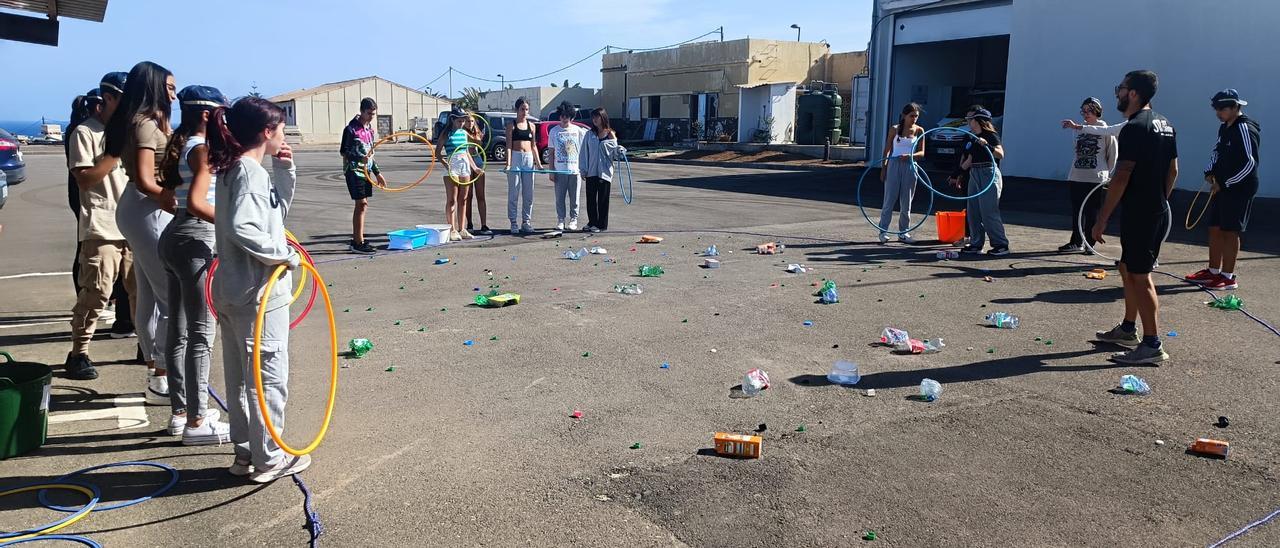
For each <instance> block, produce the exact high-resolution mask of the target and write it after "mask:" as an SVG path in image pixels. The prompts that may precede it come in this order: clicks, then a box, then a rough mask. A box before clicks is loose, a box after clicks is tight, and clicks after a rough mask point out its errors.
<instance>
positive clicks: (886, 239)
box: [880, 232, 889, 244]
mask: <svg viewBox="0 0 1280 548" xmlns="http://www.w3.org/2000/svg"><path fill="white" fill-rule="evenodd" d="M880 243H882V244H887V243H889V233H888V232H881V233H880Z"/></svg>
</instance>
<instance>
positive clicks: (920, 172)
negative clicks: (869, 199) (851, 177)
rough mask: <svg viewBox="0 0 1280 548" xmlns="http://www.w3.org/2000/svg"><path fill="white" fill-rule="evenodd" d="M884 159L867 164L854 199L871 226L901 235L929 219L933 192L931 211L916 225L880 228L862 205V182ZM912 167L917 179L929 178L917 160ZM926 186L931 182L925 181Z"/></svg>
mask: <svg viewBox="0 0 1280 548" xmlns="http://www.w3.org/2000/svg"><path fill="white" fill-rule="evenodd" d="M884 161H885V159H884V158H880V159H879V160H876V161H874V162H871V163H870V164H868V165H867V169H865V170H863V171H862V176H861V177H858V188H857V190H855V191H854V199H856V200H857V201H858V211H861V212H862V218H863V219H866V220H867V222H868V223H871V226H873V227H875V229H876V230H879V231H880V232H884V233H886V234H896V235H899V236H901V235H903V234H906V233H908V232H911V231H914V230H915V229H917V228H920V226H921V225H924V222H925V221H926V220H928V219H929V215H931V214H933V193H932V192H930V193H929V211H926V212H925V214H924V215H922V216H921V217H920V222H918V223H916V224H915V226H912V227H911V228H908V229H906V230H902V231H894V230H886V229H883V228H880V225H878V224H876V223H875V221H872V220H871V217H870V216H868V215H867V208H865V207H863V206H862V182H863V181H865V180H866V179H867V174H868V173H871V168H873V167H875V166H876V165H877V164H879V165H884ZM911 167H912V168H914V170H915V174H916V181H920V182H925V181H928V180H929V174H928V173H925V171H924V168H922V167H920V166H919V165H918V164H916V163H915V162H912V163H911ZM885 169H887V168H885ZM912 182H913V183H914V182H915V181H912ZM925 186H929V184H928V183H925ZM931 188H932V187H931ZM906 213H907V214H908V215H910V214H911V212H910V211H908V212H906Z"/></svg>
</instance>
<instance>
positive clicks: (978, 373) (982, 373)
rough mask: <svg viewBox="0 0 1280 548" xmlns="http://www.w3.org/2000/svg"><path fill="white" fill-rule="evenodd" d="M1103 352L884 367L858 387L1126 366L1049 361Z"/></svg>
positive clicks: (816, 378)
mask: <svg viewBox="0 0 1280 548" xmlns="http://www.w3.org/2000/svg"><path fill="white" fill-rule="evenodd" d="M1100 352H1104V349H1103V348H1102V346H1101V345H1099V347H1098V348H1095V349H1093V350H1077V351H1072V352H1057V353H1052V354H1035V355H1030V356H1015V357H1010V358H1000V359H995V360H987V361H981V362H974V363H970V364H966V365H954V366H951V367H938V368H931V369H913V370H911V371H884V372H879V373H871V374H869V375H863V376H862V380H861V381H859V382H858V384H857V386H856V387H855V388H859V389H867V388H877V389H879V388H903V387H908V386H916V385H918V384H920V380H921V379H924V378H926V377H927V378H930V379H933V380H936V381H938V382H940V383H942V384H944V385H945V384H949V383H957V382H973V381H984V380H991V379H1003V378H1007V377H1016V376H1019V375H1029V374H1032V373H1074V372H1078V371H1094V370H1098V369H1111V368H1115V367H1125V366H1123V365H1120V364H1114V363H1107V364H1101V365H1049V364H1048V363H1046V362H1048V361H1050V360H1061V359H1068V358H1076V357H1080V356H1088V355H1091V354H1098V353H1100ZM789 380H790V381H791V382H792V383H793V384H796V385H799V386H804V387H815V386H829V385H832V384H833V383H832V382H831V381H828V380H827V377H826V376H824V375H797V376H795V377H791V378H790V379H789Z"/></svg>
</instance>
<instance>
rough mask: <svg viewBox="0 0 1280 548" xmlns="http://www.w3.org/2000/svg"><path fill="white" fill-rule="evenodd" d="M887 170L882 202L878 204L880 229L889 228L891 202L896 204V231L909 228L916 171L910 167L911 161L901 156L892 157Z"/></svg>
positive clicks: (891, 216) (891, 212)
mask: <svg viewBox="0 0 1280 548" xmlns="http://www.w3.org/2000/svg"><path fill="white" fill-rule="evenodd" d="M886 163H887V164H888V168H887V169H888V170H889V172H888V173H887V174H886V175H885V178H884V203H883V204H882V205H881V206H880V230H889V221H891V220H892V219H893V204H895V203H897V204H898V231H899V232H903V231H906V230H907V229H908V228H911V199H912V198H914V197H915V195H916V173H915V171H914V170H912V169H911V162H910V161H908V160H904V159H902V158H892V159H890V160H889V161H888V162H886Z"/></svg>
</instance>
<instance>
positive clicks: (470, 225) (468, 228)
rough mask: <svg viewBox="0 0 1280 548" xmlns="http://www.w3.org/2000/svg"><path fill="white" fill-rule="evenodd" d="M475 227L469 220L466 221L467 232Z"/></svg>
mask: <svg viewBox="0 0 1280 548" xmlns="http://www.w3.org/2000/svg"><path fill="white" fill-rule="evenodd" d="M475 228H476V227H475V226H474V225H472V224H471V221H467V232H471V231H472V230H475Z"/></svg>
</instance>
